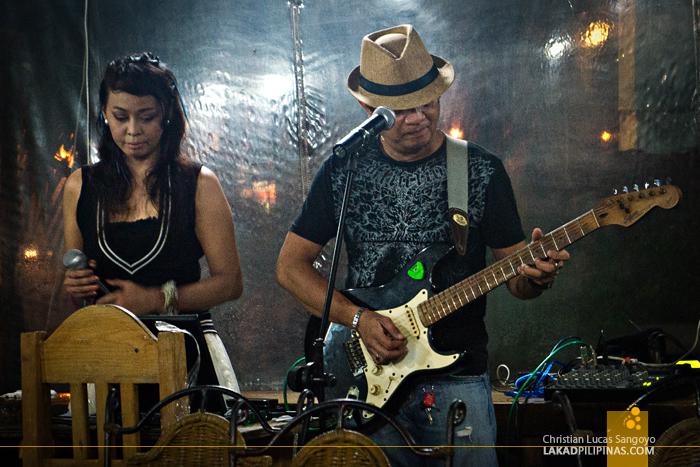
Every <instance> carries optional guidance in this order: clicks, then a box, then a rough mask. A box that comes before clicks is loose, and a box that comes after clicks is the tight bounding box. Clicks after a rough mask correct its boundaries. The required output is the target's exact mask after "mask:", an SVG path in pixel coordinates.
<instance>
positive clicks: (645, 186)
mask: <svg viewBox="0 0 700 467" xmlns="http://www.w3.org/2000/svg"><path fill="white" fill-rule="evenodd" d="M647 188H649V182H646V183H645V184H644V189H645V190H646V189H647Z"/></svg>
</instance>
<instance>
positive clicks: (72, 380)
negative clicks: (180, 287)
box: [21, 305, 189, 467]
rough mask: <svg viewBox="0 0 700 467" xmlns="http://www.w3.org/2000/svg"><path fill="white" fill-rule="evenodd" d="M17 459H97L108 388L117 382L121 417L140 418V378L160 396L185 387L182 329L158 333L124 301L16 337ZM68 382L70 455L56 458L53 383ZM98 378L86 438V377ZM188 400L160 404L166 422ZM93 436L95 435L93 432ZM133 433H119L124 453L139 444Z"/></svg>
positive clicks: (89, 462)
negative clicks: (19, 446)
mask: <svg viewBox="0 0 700 467" xmlns="http://www.w3.org/2000/svg"><path fill="white" fill-rule="evenodd" d="M21 356H22V417H23V421H22V429H23V441H22V449H21V457H22V462H23V464H24V465H25V466H31V467H42V466H45V465H51V466H73V465H79V466H98V465H102V464H103V463H104V450H103V449H99V448H98V449H97V450H96V452H95V449H94V446H95V445H97V444H99V443H100V441H101V440H103V439H104V422H105V410H104V409H105V404H106V401H107V395H108V392H109V390H110V387H114V386H115V385H119V389H120V391H119V392H120V396H121V406H122V418H123V421H124V423H136V422H137V421H138V420H139V418H140V414H139V397H138V387H137V385H138V384H153V383H155V384H158V385H159V392H160V397H161V398H164V397H166V396H168V395H170V394H172V393H174V392H177V391H178V390H180V389H183V388H185V387H186V386H187V369H186V364H185V361H186V360H185V341H184V334H182V333H178V332H161V333H160V334H159V335H158V338H156V337H155V336H154V335H153V334H152V333H151V332H150V331H149V330H148V329H147V328H146V327H145V326H144V325H143V323H141V321H139V320H138V318H137V317H136V316H135V315H134V314H133V313H131V312H129V311H127V310H125V309H124V308H121V307H117V306H112V305H93V306H89V307H85V308H82V309H80V310H78V311H76V312H75V313H73V314H72V315H70V316H69V317H68V318H67V319H66V320H65V321H64V322H63V323H62V324H61V325H60V326H59V327H58V329H56V331H55V332H54V333H53V334H52V335H51V336H49V337H48V338H47V334H46V332H29V333H23V334H22V336H21ZM54 383H69V384H70V395H71V427H72V457H69V458H61V459H58V458H54V455H55V449H54V447H55V443H54V439H53V433H52V417H51V396H50V387H49V385H50V384H54ZM88 383H94V384H95V394H96V398H95V399H96V405H95V407H96V409H97V410H96V418H97V428H96V432H97V438H96V441H95V442H91V432H90V420H89V417H90V414H89V413H88V412H89V409H88V395H87V384H88ZM187 402H188V401H187V400H186V399H185V400H181V401H180V402H179V403H178V404H173V405H172V406H170V407H168V408H166V409H164V410H163V412H162V414H161V417H162V418H161V426H162V427H163V428H166V427H168V426H169V425H172V424H174V423H176V421H177V419H178V418H180V417H181V416H184V415H185V414H186V413H188V412H189V408H188V406H187ZM93 439H94V438H93ZM140 444H141V443H140V436H139V434H138V433H136V434H133V435H126V436H124V438H123V445H124V446H123V459H122V460H121V461H118V462H115V465H125V464H126V460H128V459H129V458H130V457H132V456H133V455H135V454H136V453H137V452H138V451H139V446H140Z"/></svg>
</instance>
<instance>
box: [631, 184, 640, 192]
mask: <svg viewBox="0 0 700 467" xmlns="http://www.w3.org/2000/svg"><path fill="white" fill-rule="evenodd" d="M632 188H633V189H634V191H639V186H638V185H637V184H636V183H635V184H634V187H632Z"/></svg>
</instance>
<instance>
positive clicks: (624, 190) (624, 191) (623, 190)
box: [622, 186, 630, 193]
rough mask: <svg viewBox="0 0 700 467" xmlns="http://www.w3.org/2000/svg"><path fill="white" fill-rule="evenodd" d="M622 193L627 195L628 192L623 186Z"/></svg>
mask: <svg viewBox="0 0 700 467" xmlns="http://www.w3.org/2000/svg"><path fill="white" fill-rule="evenodd" d="M622 192H623V193H629V192H630V191H629V190H628V189H627V187H626V186H623V187H622Z"/></svg>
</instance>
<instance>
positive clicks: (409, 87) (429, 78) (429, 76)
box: [359, 63, 440, 97]
mask: <svg viewBox="0 0 700 467" xmlns="http://www.w3.org/2000/svg"><path fill="white" fill-rule="evenodd" d="M438 76H440V72H439V71H438V68H437V66H436V65H435V63H433V67H432V68H431V69H430V71H428V72H427V73H426V74H424V75H423V76H421V77H420V78H418V79H414V80H413V81H409V82H408V83H404V84H379V83H374V82H372V81H370V80H368V79H366V78H365V77H364V76H362V73H360V82H359V84H360V86H362V87H363V88H364V89H365V91H367V92H371V93H372V94H376V95H378V96H390V97H396V96H404V95H406V94H411V93H413V92H416V91H420V90H421V89H423V88H425V87H427V86H428V85H429V84H430V83H432V82H433V81H435V79H436V78H437V77H438Z"/></svg>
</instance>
